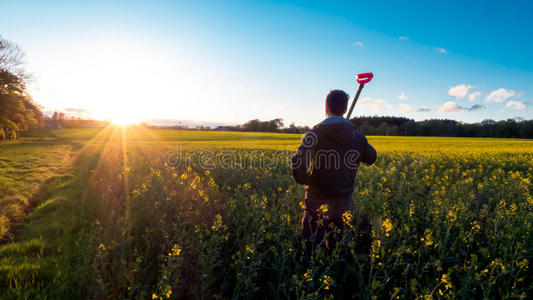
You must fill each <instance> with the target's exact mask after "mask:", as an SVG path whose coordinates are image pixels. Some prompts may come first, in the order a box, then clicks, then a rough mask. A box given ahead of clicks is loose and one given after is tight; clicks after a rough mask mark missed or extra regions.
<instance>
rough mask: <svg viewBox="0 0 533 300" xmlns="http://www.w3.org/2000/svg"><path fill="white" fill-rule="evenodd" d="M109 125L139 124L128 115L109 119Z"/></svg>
mask: <svg viewBox="0 0 533 300" xmlns="http://www.w3.org/2000/svg"><path fill="white" fill-rule="evenodd" d="M111 123H113V124H115V125H120V126H126V125H133V124H137V123H139V120H138V119H137V118H135V117H134V116H130V115H118V116H113V117H112V118H111Z"/></svg>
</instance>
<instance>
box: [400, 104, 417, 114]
mask: <svg viewBox="0 0 533 300" xmlns="http://www.w3.org/2000/svg"><path fill="white" fill-rule="evenodd" d="M400 111H401V112H403V113H404V114H410V113H412V112H414V111H415V108H414V107H412V106H411V105H409V104H406V103H400Z"/></svg>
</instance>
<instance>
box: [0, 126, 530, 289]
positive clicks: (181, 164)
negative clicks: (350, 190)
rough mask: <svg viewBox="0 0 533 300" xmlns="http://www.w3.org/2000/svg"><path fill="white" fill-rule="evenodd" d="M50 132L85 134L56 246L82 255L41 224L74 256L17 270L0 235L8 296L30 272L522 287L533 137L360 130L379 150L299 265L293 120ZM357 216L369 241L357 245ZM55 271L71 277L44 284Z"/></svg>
mask: <svg viewBox="0 0 533 300" xmlns="http://www.w3.org/2000/svg"><path fill="white" fill-rule="evenodd" d="M54 134H55V135H56V136H57V137H58V138H60V139H63V140H64V141H67V140H68V141H69V142H70V143H78V144H80V145H81V146H82V148H81V150H79V151H78V153H77V155H78V156H77V157H78V159H77V162H76V163H75V166H74V167H73V170H74V171H73V172H76V173H75V174H77V175H76V177H75V178H84V180H83V181H76V180H75V179H73V183H72V186H73V187H74V186H76V187H77V189H80V188H79V187H80V186H83V189H81V191H80V192H79V193H77V194H76V193H74V194H73V195H77V196H73V197H71V199H69V201H71V202H72V203H75V204H76V205H73V206H72V207H71V208H69V210H70V211H73V210H74V211H76V212H75V214H76V216H77V219H76V220H75V221H69V222H75V223H74V224H78V223H76V222H79V224H80V225H79V226H78V227H76V228H77V229H76V230H73V231H70V232H68V233H67V235H70V236H74V235H80V236H83V238H81V239H80V240H79V244H80V245H77V246H76V245H74V244H72V245H69V246H68V247H66V248H65V249H64V252H62V253H73V252H75V251H74V250H73V249H80V248H83V249H86V250H85V251H81V252H76V253H81V254H79V255H81V256H82V258H83V259H74V258H73V256H72V255H67V254H58V253H55V252H54V251H55V250H53V249H51V250H50V252H47V250H46V249H48V248H47V247H49V242H48V240H47V238H48V236H47V235H44V236H43V235H41V237H40V239H44V246H42V247H43V249H45V250H43V253H45V255H44V256H45V257H46V255H55V256H53V257H54V259H59V260H61V259H67V258H65V257H68V260H69V262H70V263H71V264H75V265H76V266H78V267H79V268H80V270H81V269H83V270H85V271H84V272H78V273H75V274H73V273H72V272H70V273H69V272H66V271H64V273H61V272H60V273H59V274H58V271H62V270H63V269H61V268H62V265H61V264H59V265H57V266H53V265H52V264H44V263H43V261H42V259H43V258H40V259H41V260H37V261H36V262H35V263H34V265H35V266H36V267H34V268H33V269H31V270H30V269H28V270H23V269H24V268H23V267H21V264H20V261H19V260H14V259H11V257H12V256H11V255H12V253H15V252H16V251H15V250H14V249H15V248H14V247H15V246H11V245H5V246H2V248H0V258H2V259H3V261H4V265H3V267H2V269H1V270H0V281H1V282H2V283H4V284H7V285H8V286H11V288H10V289H9V290H7V291H6V292H4V295H7V296H16V295H27V296H31V295H32V292H31V289H30V290H29V291H28V290H24V288H23V287H24V281H23V279H27V278H29V277H28V276H30V277H31V278H32V282H33V284H32V285H31V286H35V284H36V283H39V284H40V285H41V286H47V287H48V288H47V289H41V290H39V292H41V293H42V292H43V290H46V291H48V292H47V293H49V294H50V295H62V296H74V295H83V296H85V297H95V298H144V299H146V298H154V299H156V298H157V299H166V298H176V299H178V298H184V297H193V298H291V299H293V298H298V299H308V298H321V299H322V298H332V297H335V298H344V297H357V298H374V297H377V298H391V297H393V298H396V297H398V298H417V297H420V298H422V297H431V298H437V297H447V298H456V297H465V298H473V297H475V298H500V297H517V298H520V297H527V296H528V295H530V294H531V293H532V292H533V285H532V284H533V282H532V278H533V276H532V270H531V268H530V262H531V259H532V254H533V187H532V185H531V180H532V178H533V141H525V140H504V139H470V138H430V137H381V136H379V137H369V141H370V143H372V144H373V145H374V146H375V148H376V150H377V151H378V161H377V163H376V164H375V165H374V166H371V167H367V166H362V167H361V169H360V171H359V174H358V177H357V179H356V191H355V193H354V195H353V199H354V204H355V210H354V212H353V213H352V214H346V215H344V216H343V221H344V222H345V223H346V224H347V225H349V226H346V228H347V229H346V230H345V232H344V233H343V236H344V239H343V240H342V241H341V242H340V243H337V246H336V249H335V250H334V251H333V254H332V255H331V256H330V255H327V254H326V253H325V252H323V251H321V250H319V251H318V253H317V255H316V256H315V257H314V259H313V260H312V261H311V263H310V265H309V267H308V268H307V267H304V266H302V264H301V263H300V257H301V249H302V241H301V235H300V230H301V223H300V222H301V221H300V220H301V214H302V207H301V204H300V202H301V201H302V199H303V187H301V186H298V185H297V184H295V183H294V181H293V179H292V177H291V174H290V170H289V165H288V159H289V158H290V156H291V155H292V154H293V153H294V151H295V149H296V148H297V146H298V144H299V142H300V140H301V136H300V135H292V134H269V133H237V132H229V133H228V132H196V131H176V130H148V129H145V128H142V127H126V128H121V127H109V128H106V129H102V130H100V131H96V130H91V129H87V130H56V131H54ZM0 146H1V144H0ZM323 210H324V211H325V212H327V207H324V208H323ZM42 217H43V218H46V214H44V215H43V216H42ZM364 219H368V220H369V222H370V224H371V229H370V230H371V236H372V241H371V252H370V255H361V254H359V253H360V252H359V251H358V243H359V242H360V238H359V237H360V236H361V233H362V232H361V227H360V226H358V225H359V223H360V222H361V220H364ZM81 244H83V246H82V245H81ZM18 245H19V247H22V248H23V247H24V245H25V244H23V242H22V241H21V242H20V243H19V244H18ZM9 247H11V248H9ZM76 247H78V248H76ZM22 248H21V249H22ZM17 249H18V248H17ZM54 249H55V248H54ZM69 249H70V250H69ZM17 251H18V250H17ZM20 251H22V250H20ZM46 253H48V254H46ZM341 253H350V256H351V257H352V259H351V261H349V262H347V261H346V260H344V259H343V257H345V256H343V255H341ZM28 259H29V258H28ZM17 268H18V269H17ZM45 268H46V270H45ZM65 274H66V275H65ZM65 276H67V277H68V279H69V280H66V281H63V282H68V284H70V285H71V288H69V289H64V288H57V289H54V288H53V287H54V284H56V285H57V284H58V283H57V282H60V281H61V280H65V278H67V277H65ZM54 282H55V283H54ZM74 282H83V284H82V285H81V286H77V285H75V284H74ZM36 293H37V292H36Z"/></svg>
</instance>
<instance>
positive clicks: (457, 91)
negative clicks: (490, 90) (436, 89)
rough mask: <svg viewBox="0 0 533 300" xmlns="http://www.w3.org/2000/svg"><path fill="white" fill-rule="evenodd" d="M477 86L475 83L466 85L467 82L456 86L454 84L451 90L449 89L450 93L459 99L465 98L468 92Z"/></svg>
mask: <svg viewBox="0 0 533 300" xmlns="http://www.w3.org/2000/svg"><path fill="white" fill-rule="evenodd" d="M473 88H475V86H473V85H469V84H468V85H466V84H460V85H456V86H452V87H451V88H450V90H449V91H448V95H450V96H452V97H455V98H457V99H459V98H464V97H465V96H466V95H467V94H468V92H469V91H470V90H471V89H473Z"/></svg>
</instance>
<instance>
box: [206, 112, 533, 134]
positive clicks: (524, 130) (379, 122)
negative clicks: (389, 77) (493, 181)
mask: <svg viewBox="0 0 533 300" xmlns="http://www.w3.org/2000/svg"><path fill="white" fill-rule="evenodd" d="M350 121H351V122H352V123H354V124H355V125H356V127H357V129H359V130H360V131H361V132H363V133H364V134H366V135H389V136H446V137H493V138H525V139H532V138H533V120H524V119H521V118H514V119H507V120H501V121H494V120H490V119H487V120H483V121H482V122H478V123H463V122H458V121H455V120H448V119H430V120H424V121H415V120H413V119H409V118H405V117H393V116H364V117H355V118H352V119H350ZM200 130H212V129H210V128H202V129H200ZM215 130H220V131H256V132H284V133H305V132H307V131H309V130H310V128H309V127H307V126H295V125H294V123H293V124H291V125H289V126H288V127H284V124H283V119H280V118H277V119H273V120H269V121H261V120H258V119H254V120H250V121H248V122H246V123H244V124H241V125H236V126H218V127H217V128H215Z"/></svg>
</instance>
